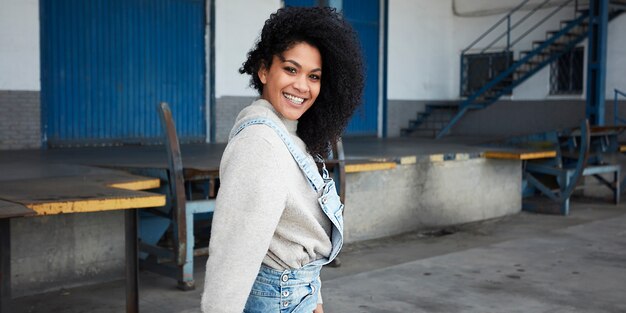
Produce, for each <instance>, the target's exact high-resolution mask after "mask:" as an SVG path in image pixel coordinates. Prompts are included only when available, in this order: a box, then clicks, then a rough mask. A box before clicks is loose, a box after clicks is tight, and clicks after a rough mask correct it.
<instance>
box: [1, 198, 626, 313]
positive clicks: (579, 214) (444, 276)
mask: <svg viewBox="0 0 626 313" xmlns="http://www.w3.org/2000/svg"><path fill="white" fill-rule="evenodd" d="M571 212H572V213H571V215H570V216H567V217H563V216H550V215H537V214H530V213H521V214H516V215H513V216H508V217H505V218H501V219H497V220H490V221H484V222H479V223H473V224H470V225H462V226H457V227H452V228H446V229H439V230H433V231H431V232H421V233H408V234H404V235H401V236H395V237H390V238H385V239H380V240H374V241H367V242H360V243H356V244H351V245H348V246H347V247H345V249H344V251H343V252H342V254H341V261H342V266H341V267H339V268H325V269H324V271H323V273H322V280H323V288H322V293H323V297H324V300H325V311H326V312H329V313H333V312H481V313H485V312H494V313H495V312H498V313H499V312H615V313H617V312H626V297H624V295H625V293H624V290H626V279H625V278H626V204H622V205H619V206H613V205H610V204H602V202H599V201H590V200H586V199H574V200H573V203H572V210H571ZM196 264H198V265H199V266H198V268H197V277H198V283H199V286H198V289H197V290H195V291H191V292H181V291H178V290H176V289H175V288H174V282H173V281H172V280H170V279H166V278H162V277H159V276H157V275H155V274H152V273H147V272H142V273H141V278H140V284H141V285H140V288H141V290H140V298H141V304H140V305H141V311H142V312H151V313H160V312H176V313H183V312H185V313H190V312H199V309H198V306H199V301H200V292H201V288H202V281H203V274H202V271H203V268H202V267H203V264H204V261H203V260H199V261H198V262H196ZM13 307H14V310H13V312H15V313H26V312H29V313H38V312H42V313H43V312H45V313H57V312H59V313H60V312H71V313H77V312H90V313H104V312H124V286H123V282H122V281H117V282H112V283H107V284H100V285H95V286H89V287H81V288H76V289H69V290H61V291H57V292H52V293H48V294H43V295H37V296H30V297H24V298H18V299H15V300H14V306H13Z"/></svg>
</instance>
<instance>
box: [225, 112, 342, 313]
mask: <svg viewBox="0 0 626 313" xmlns="http://www.w3.org/2000/svg"><path fill="white" fill-rule="evenodd" d="M255 124H263V125H267V126H269V127H271V128H272V129H273V130H274V131H276V133H277V134H278V136H279V137H280V138H281V139H282V141H283V142H284V143H285V145H286V146H287V149H289V152H290V153H291V155H292V156H293V158H294V160H295V161H296V162H297V163H298V166H299V167H300V169H301V170H302V173H303V174H304V175H305V176H306V177H307V179H308V181H309V184H310V185H311V188H313V190H315V192H316V193H318V194H319V193H320V192H321V196H320V197H319V198H318V199H317V202H318V204H319V205H320V208H321V209H322V211H324V214H325V215H326V216H327V217H328V218H329V219H330V221H331V223H332V232H331V243H332V249H331V252H330V255H329V256H328V258H322V259H318V260H315V261H313V262H311V263H309V264H306V265H305V266H303V267H302V268H299V269H287V270H284V271H280V270H276V269H273V268H270V267H267V266H265V265H261V269H260V270H259V274H258V275H257V277H256V280H255V282H254V284H253V286H252V290H251V291H250V295H249V297H248V301H247V302H246V306H245V309H244V313H256V312H281V313H300V312H307V313H311V312H313V310H314V309H315V307H316V306H317V299H318V291H319V289H320V287H321V281H320V278H319V275H320V270H321V269H322V266H323V265H326V264H328V263H330V262H331V261H332V260H334V259H335V258H336V257H337V254H339V250H341V247H342V245H343V204H342V203H341V201H340V199H339V195H338V194H337V190H336V188H335V182H334V181H333V179H332V178H330V175H329V174H328V171H327V170H326V166H323V169H322V175H320V173H319V172H318V170H317V166H314V165H312V164H310V163H309V162H307V155H306V154H305V153H304V152H303V151H302V150H301V149H300V148H299V147H298V146H297V145H296V144H295V143H294V142H293V140H292V139H291V137H290V135H289V134H288V133H287V132H286V131H285V130H284V129H283V128H281V127H279V126H278V125H277V124H276V123H275V122H273V121H272V120H269V119H266V118H254V119H250V120H247V121H245V122H244V123H242V124H241V126H239V128H238V129H237V130H236V131H235V132H234V133H233V134H232V135H231V138H232V137H234V136H236V135H237V134H238V133H239V132H241V131H242V130H243V129H244V128H246V127H248V126H250V125H255Z"/></svg>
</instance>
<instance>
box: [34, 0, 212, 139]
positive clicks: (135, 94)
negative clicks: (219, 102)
mask: <svg viewBox="0 0 626 313" xmlns="http://www.w3.org/2000/svg"><path fill="white" fill-rule="evenodd" d="M40 17H41V67H42V71H41V75H42V77H41V80H42V108H43V112H42V114H43V115H44V116H43V118H42V120H43V121H44V128H45V131H44V133H45V136H46V137H47V138H44V140H45V141H47V143H48V145H50V146H59V145H93V144H100V143H109V144H119V143H128V142H131V143H136V142H151V141H155V140H159V139H160V136H161V128H160V124H159V119H158V115H157V112H156V107H157V104H158V103H159V102H161V101H166V102H169V103H170V106H171V107H172V111H173V114H174V118H175V121H176V126H177V130H178V133H179V136H180V137H181V139H182V140H183V141H201V140H204V138H205V136H206V121H205V53H204V27H205V7H204V1H203V0H150V1H148V0H92V1H79V0H41V1H40Z"/></svg>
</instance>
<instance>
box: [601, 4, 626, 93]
mask: <svg viewBox="0 0 626 313" xmlns="http://www.w3.org/2000/svg"><path fill="white" fill-rule="evenodd" d="M607 42H608V47H607V60H606V63H607V66H606V68H607V73H606V99H607V100H611V99H613V98H614V97H615V94H614V92H613V90H614V89H615V88H617V89H619V90H621V91H622V92H626V13H622V15H620V16H618V17H616V18H615V19H613V20H612V21H611V22H609V34H608V38H607ZM620 99H624V97H620Z"/></svg>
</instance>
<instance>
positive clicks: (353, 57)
mask: <svg viewBox="0 0 626 313" xmlns="http://www.w3.org/2000/svg"><path fill="white" fill-rule="evenodd" d="M239 71H240V72H241V73H242V74H244V73H246V74H249V75H251V83H250V84H251V86H252V87H254V88H255V89H256V90H258V92H259V94H260V96H261V98H260V99H259V100H257V101H255V102H253V103H252V104H251V105H250V106H248V107H246V108H245V109H244V110H242V111H241V113H240V114H239V116H238V117H237V120H236V122H235V126H234V127H233V130H232V131H231V134H230V139H229V143H228V146H227V147H226V150H225V151H224V155H223V156H222V163H221V165H220V190H219V193H218V196H217V204H216V209H215V214H214V216H213V226H212V231H211V242H210V246H209V259H208V261H207V269H206V281H205V286H204V293H203V296H202V310H203V312H205V313H207V312H237V313H239V312H242V311H244V312H313V311H314V312H323V309H322V305H321V303H322V299H321V296H320V287H321V282H320V279H319V272H320V269H321V267H322V265H325V264H327V263H329V262H330V261H332V260H333V259H334V258H335V257H336V255H337V253H338V252H339V249H340V248H341V245H342V243H343V217H342V209H343V205H342V204H341V202H340V201H339V197H338V196H337V193H336V190H335V185H334V182H333V181H332V179H330V178H329V176H328V172H327V171H326V169H325V167H323V169H322V171H321V174H320V171H318V167H317V165H316V160H317V161H318V162H321V161H322V158H324V157H327V156H328V154H329V147H330V143H331V142H334V141H336V140H338V138H339V136H340V135H341V133H342V131H343V130H344V128H345V126H346V124H347V122H348V119H349V118H350V116H351V115H352V113H353V112H354V110H355V108H356V107H357V105H358V104H359V103H360V99H361V93H362V90H363V68H362V61H361V54H360V49H359V46H358V42H357V39H356V35H355V33H354V31H353V30H352V28H351V27H350V26H349V25H348V23H347V22H346V21H344V20H343V19H342V17H341V15H340V14H339V13H337V12H336V11H335V10H334V9H330V8H319V7H315V8H283V9H280V10H278V11H277V12H276V13H274V14H272V15H271V16H270V18H269V19H268V20H267V21H266V22H265V25H264V27H263V30H262V32H261V37H260V39H259V41H258V42H257V44H256V46H255V47H254V48H253V49H252V50H251V51H250V52H249V53H248V59H247V61H246V62H245V63H244V64H243V66H242V68H241V69H240V70H239ZM313 156H315V159H314V157H313ZM322 164H323V163H322Z"/></svg>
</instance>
